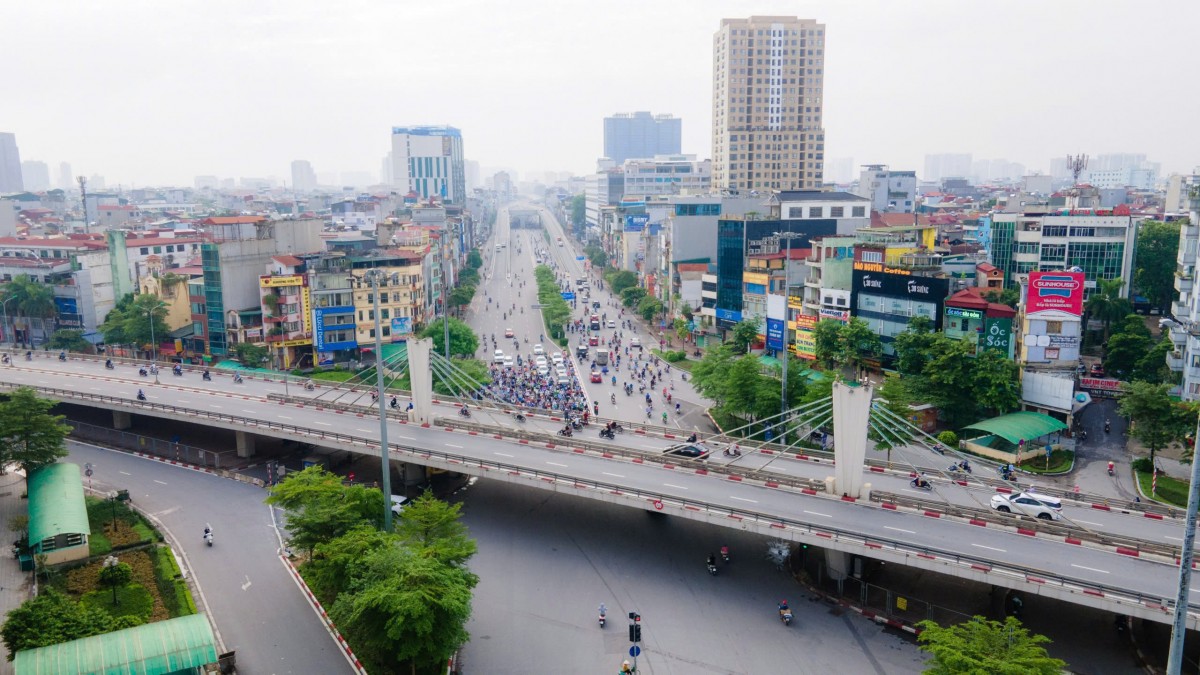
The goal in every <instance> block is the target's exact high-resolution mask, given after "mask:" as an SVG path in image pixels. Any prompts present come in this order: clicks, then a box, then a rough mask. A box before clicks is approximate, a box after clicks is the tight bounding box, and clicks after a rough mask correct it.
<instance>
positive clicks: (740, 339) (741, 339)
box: [725, 320, 758, 354]
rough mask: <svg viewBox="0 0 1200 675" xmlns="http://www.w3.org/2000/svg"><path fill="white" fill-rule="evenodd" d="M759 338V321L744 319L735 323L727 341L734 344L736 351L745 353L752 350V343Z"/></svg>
mask: <svg viewBox="0 0 1200 675" xmlns="http://www.w3.org/2000/svg"><path fill="white" fill-rule="evenodd" d="M756 340H758V322H756V321H749V320H742V321H739V322H737V323H736V324H734V325H733V329H732V330H730V331H729V337H727V338H725V341H726V342H728V343H729V344H731V345H733V349H734V352H735V353H737V354H745V353H746V352H748V351H750V345H752V344H754V342H755V341H756Z"/></svg>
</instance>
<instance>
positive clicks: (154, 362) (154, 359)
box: [146, 304, 158, 384]
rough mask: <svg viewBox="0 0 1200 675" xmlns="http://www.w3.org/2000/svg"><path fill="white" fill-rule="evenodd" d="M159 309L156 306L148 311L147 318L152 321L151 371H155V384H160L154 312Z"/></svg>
mask: <svg viewBox="0 0 1200 675" xmlns="http://www.w3.org/2000/svg"><path fill="white" fill-rule="evenodd" d="M156 309H158V305H157V304H156V305H155V306H154V307H150V308H149V309H147V310H146V316H147V317H149V319H150V365H151V366H153V367H152V368H151V369H150V370H153V371H154V384H158V342H157V341H156V340H155V339H154V310H156Z"/></svg>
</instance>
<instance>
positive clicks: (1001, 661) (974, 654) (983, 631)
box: [917, 616, 1067, 675]
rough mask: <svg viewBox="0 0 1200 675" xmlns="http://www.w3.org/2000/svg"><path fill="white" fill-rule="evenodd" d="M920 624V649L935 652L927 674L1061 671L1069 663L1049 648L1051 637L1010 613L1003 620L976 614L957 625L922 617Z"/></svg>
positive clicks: (1047, 673)
mask: <svg viewBox="0 0 1200 675" xmlns="http://www.w3.org/2000/svg"><path fill="white" fill-rule="evenodd" d="M917 627H918V628H920V629H921V631H922V632H921V634H920V635H919V636H918V637H917V642H918V643H920V649H921V650H922V651H925V652H928V653H930V654H932V655H933V659H932V660H931V661H930V662H929V667H928V668H926V669H925V673H926V675H964V674H969V675H985V674H986V675H1058V674H1059V673H1061V672H1063V669H1064V668H1065V667H1066V665H1067V664H1066V663H1065V662H1063V661H1060V660H1059V659H1055V658H1052V657H1051V656H1050V655H1049V654H1048V653H1047V652H1046V648H1045V647H1044V646H1043V645H1045V644H1047V643H1049V642H1050V639H1049V638H1047V637H1046V636H1044V635H1035V634H1032V633H1030V632H1029V631H1028V629H1026V628H1024V627H1023V626H1022V625H1021V622H1020V621H1018V620H1017V619H1015V618H1013V617H1011V616H1010V617H1008V618H1006V619H1005V620H1004V623H1001V622H999V621H989V620H987V619H985V618H983V617H982V616H977V617H975V618H973V619H971V620H970V621H967V622H965V623H960V624H957V625H954V626H947V627H942V626H939V625H938V624H936V623H934V622H933V621H922V622H921V623H919V624H917Z"/></svg>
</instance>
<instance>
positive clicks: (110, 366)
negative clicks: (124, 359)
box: [104, 360, 116, 370]
mask: <svg viewBox="0 0 1200 675" xmlns="http://www.w3.org/2000/svg"><path fill="white" fill-rule="evenodd" d="M115 368H116V366H114V365H113V362H112V361H111V360H110V361H105V362H104V369H105V370H114V369H115Z"/></svg>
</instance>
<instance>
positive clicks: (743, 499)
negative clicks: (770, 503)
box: [729, 495, 758, 504]
mask: <svg viewBox="0 0 1200 675" xmlns="http://www.w3.org/2000/svg"><path fill="white" fill-rule="evenodd" d="M729 498H730V499H736V500H738V501H739V502H750V503H751V504H757V503H758V500H755V499H746V498H745V497H734V496H733V495H729Z"/></svg>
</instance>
